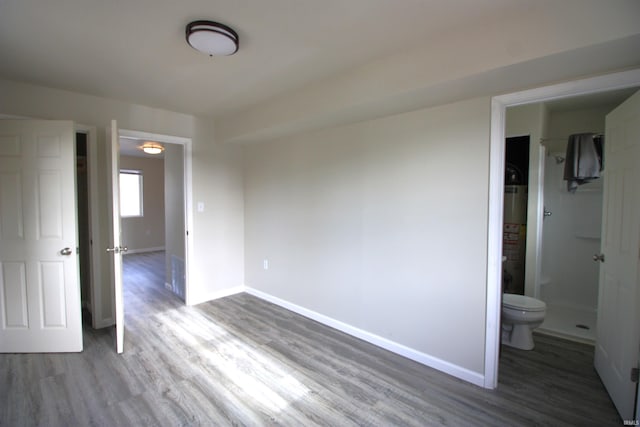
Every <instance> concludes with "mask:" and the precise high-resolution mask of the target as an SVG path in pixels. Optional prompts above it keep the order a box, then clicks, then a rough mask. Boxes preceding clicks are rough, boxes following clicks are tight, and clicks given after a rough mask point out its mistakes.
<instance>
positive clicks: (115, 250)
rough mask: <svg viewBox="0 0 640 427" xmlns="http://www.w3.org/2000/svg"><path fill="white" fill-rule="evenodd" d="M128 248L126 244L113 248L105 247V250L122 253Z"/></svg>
mask: <svg viewBox="0 0 640 427" xmlns="http://www.w3.org/2000/svg"><path fill="white" fill-rule="evenodd" d="M128 250H129V248H128V247H126V246H116V247H113V248H107V252H113V253H114V254H119V253H124V252H127V251H128Z"/></svg>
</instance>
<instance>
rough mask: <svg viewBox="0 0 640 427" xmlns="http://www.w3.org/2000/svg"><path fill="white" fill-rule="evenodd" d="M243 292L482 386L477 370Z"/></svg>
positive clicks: (262, 295) (252, 291)
mask: <svg viewBox="0 0 640 427" xmlns="http://www.w3.org/2000/svg"><path fill="white" fill-rule="evenodd" d="M244 292H246V293H248V294H250V295H253V296H255V297H257V298H260V299H263V300H265V301H269V302H271V303H273V304H275V305H278V306H280V307H283V308H286V309H287V310H291V311H293V312H294V313H298V314H300V315H302V316H305V317H308V318H310V319H313V320H315V321H317V322H320V323H322V324H323V325H326V326H329V327H332V328H334V329H337V330H339V331H342V332H344V333H346V334H349V335H351V336H354V337H356V338H359V339H361V340H363V341H366V342H368V343H371V344H373V345H376V346H378V347H381V348H384V349H385V350H389V351H390V352H392V353H395V354H398V355H400V356H403V357H406V358H407V359H411V360H413V361H415V362H418V363H421V364H423V365H426V366H429V367H431V368H434V369H437V370H439V371H442V372H444V373H446V374H449V375H452V376H454V377H456V378H459V379H461V380H464V381H468V382H470V383H472V384H475V385H477V386H480V387H484V375H482V374H479V373H478V372H473V371H470V370H469V369H466V368H463V367H461V366H458V365H454V364H453V363H450V362H447V361H445V360H442V359H439V358H437V357H433V356H430V355H428V354H425V353H422V352H420V351H417V350H415V349H412V348H409V347H407V346H405V345H402V344H398V343H397V342H394V341H391V340H388V339H386V338H383V337H380V336H378V335H375V334H372V333H370V332H367V331H364V330H362V329H360V328H356V327H355V326H351V325H349V324H346V323H344V322H341V321H339V320H336V319H333V318H331V317H328V316H325V315H323V314H320V313H317V312H315V311H313V310H309V309H307V308H304V307H301V306H299V305H296V304H293V303H290V302H289V301H285V300H283V299H280V298H278V297H274V296H272V295H269V294H267V293H264V292H262V291H259V290H257V289H253V288H251V287H248V286H245V287H244ZM225 296H226V295H225Z"/></svg>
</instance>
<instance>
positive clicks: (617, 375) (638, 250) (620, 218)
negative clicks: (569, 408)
mask: <svg viewBox="0 0 640 427" xmlns="http://www.w3.org/2000/svg"><path fill="white" fill-rule="evenodd" d="M604 162H605V171H604V207H603V218H602V245H601V256H602V257H603V258H602V259H601V262H602V263H601V265H600V291H599V299H598V332H597V338H596V352H595V367H596V370H597V371H598V374H599V375H600V378H601V379H602V382H603V383H604V385H605V387H606V388H607V391H608V392H609V395H610V396H611V399H612V400H613V402H614V403H615V405H616V408H617V409H618V412H619V413H620V416H621V417H622V419H623V420H631V419H633V415H634V408H635V403H636V399H635V395H636V386H637V385H636V384H635V383H633V382H632V381H631V369H632V368H635V367H637V366H638V356H639V354H638V348H639V344H640V328H639V325H638V321H639V319H640V316H639V313H638V311H639V310H640V304H639V301H638V298H640V292H638V287H639V283H638V265H639V257H640V92H637V93H636V94H634V95H633V96H632V97H631V98H629V99H628V100H627V101H625V102H624V103H623V104H622V105H620V106H619V107H618V108H616V109H615V110H613V111H612V112H611V113H610V114H609V115H607V120H606V135H605V156H604Z"/></svg>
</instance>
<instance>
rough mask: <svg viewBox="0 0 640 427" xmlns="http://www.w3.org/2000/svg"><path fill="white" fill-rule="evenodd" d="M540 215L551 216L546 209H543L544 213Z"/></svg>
mask: <svg viewBox="0 0 640 427" xmlns="http://www.w3.org/2000/svg"><path fill="white" fill-rule="evenodd" d="M542 215H543V216H551V215H552V214H551V212H550V211H548V210H547V208H544V211H542Z"/></svg>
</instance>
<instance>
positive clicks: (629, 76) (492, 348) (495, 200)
mask: <svg viewBox="0 0 640 427" xmlns="http://www.w3.org/2000/svg"><path fill="white" fill-rule="evenodd" d="M639 85H640V71H638V70H633V71H628V72H622V73H617V74H611V75H607V76H601V77H596V78H591V79H585V80H580V81H574V82H570V83H565V84H559V85H554V86H549V87H544V88H539V89H533V90H529V91H524V92H519V93H514V94H509V95H503V96H499V97H496V98H494V99H493V100H492V104H493V105H492V109H493V110H492V123H491V130H492V132H491V133H492V135H491V168H490V196H489V199H490V207H489V209H490V214H489V256H488V258H489V259H488V276H487V284H488V289H487V296H488V299H487V329H486V331H487V334H486V340H487V342H486V344H487V345H486V353H485V362H486V363H485V366H486V370H485V387H487V388H495V387H497V378H498V355H499V338H500V336H499V334H500V314H501V304H500V297H501V294H502V293H501V288H502V277H501V272H502V271H501V270H502V252H501V243H502V237H503V235H502V216H503V205H502V203H503V194H502V191H501V190H502V187H503V184H504V153H505V139H504V137H505V110H506V108H507V107H510V106H516V105H525V104H533V103H537V102H545V101H551V100H557V99H568V98H571V97H578V96H582V95H586V94H595V93H605V92H608V91H613V90H618V89H622V88H629V87H637V86H639ZM539 214H540V217H542V212H539Z"/></svg>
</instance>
